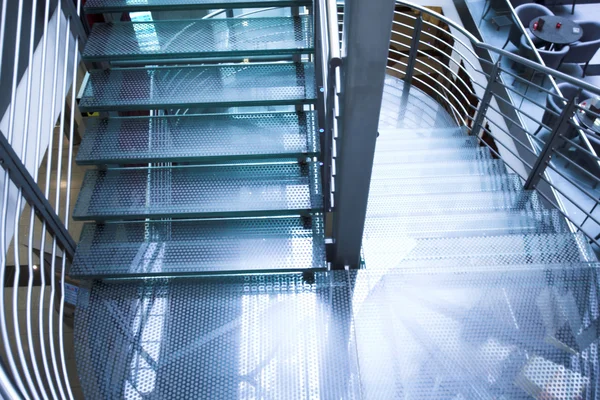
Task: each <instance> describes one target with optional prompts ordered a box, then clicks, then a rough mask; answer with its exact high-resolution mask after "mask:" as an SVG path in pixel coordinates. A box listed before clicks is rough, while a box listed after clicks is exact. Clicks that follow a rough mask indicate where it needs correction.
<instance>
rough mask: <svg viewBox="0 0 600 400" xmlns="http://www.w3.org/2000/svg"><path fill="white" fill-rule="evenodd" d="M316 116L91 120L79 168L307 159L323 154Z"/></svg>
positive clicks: (87, 123) (260, 114)
mask: <svg viewBox="0 0 600 400" xmlns="http://www.w3.org/2000/svg"><path fill="white" fill-rule="evenodd" d="M315 114H316V113H315V112H297V113H255V114H214V115H184V116H164V117H130V118H89V119H88V120H87V121H86V134H85V136H84V138H83V141H82V143H81V145H80V146H79V151H78V153H77V163H78V164H82V165H87V164H127V163H129V164H136V163H141V162H166V161H169V162H182V161H196V162H198V161H216V160H241V159H264V158H273V157H281V158H284V157H289V158H306V157H308V156H315V155H317V154H318V153H319V137H318V133H317V127H316V125H315V124H316V121H315Z"/></svg>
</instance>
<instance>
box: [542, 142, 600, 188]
mask: <svg viewBox="0 0 600 400" xmlns="http://www.w3.org/2000/svg"><path fill="white" fill-rule="evenodd" d="M553 154H556V155H557V156H559V157H561V158H562V159H563V160H565V161H566V162H568V163H569V164H571V165H572V166H574V167H575V168H577V169H578V170H579V171H581V172H583V173H584V174H586V175H587V176H589V177H590V178H592V179H593V180H595V181H596V183H600V178H598V177H597V176H596V175H594V174H592V173H591V172H589V171H588V170H586V169H585V168H583V167H581V166H580V165H579V164H577V163H576V162H575V161H573V160H571V159H570V158H569V157H567V156H566V155H564V154H563V153H561V152H560V151H558V150H554V153H553Z"/></svg>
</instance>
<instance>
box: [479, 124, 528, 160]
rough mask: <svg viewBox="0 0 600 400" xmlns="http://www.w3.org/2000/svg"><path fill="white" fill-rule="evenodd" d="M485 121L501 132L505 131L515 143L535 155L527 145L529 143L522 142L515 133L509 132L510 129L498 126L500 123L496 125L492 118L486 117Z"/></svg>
mask: <svg viewBox="0 0 600 400" xmlns="http://www.w3.org/2000/svg"><path fill="white" fill-rule="evenodd" d="M487 121H488V122H489V123H490V124H493V125H494V126H495V127H496V128H498V129H499V130H500V131H501V132H504V133H506V134H507V135H508V136H510V138H511V139H512V140H514V141H515V143H517V144H519V145H520V146H521V147H523V148H524V149H525V150H527V151H528V152H530V153H531V154H532V155H534V156H537V154H535V151H533V150H532V149H531V146H530V145H529V143H523V142H522V141H521V140H520V139H518V138H517V137H515V135H513V134H512V133H510V131H507V130H504V129H503V128H502V127H500V125H498V124H497V123H496V122H495V121H494V120H492V119H489V118H488V119H487Z"/></svg>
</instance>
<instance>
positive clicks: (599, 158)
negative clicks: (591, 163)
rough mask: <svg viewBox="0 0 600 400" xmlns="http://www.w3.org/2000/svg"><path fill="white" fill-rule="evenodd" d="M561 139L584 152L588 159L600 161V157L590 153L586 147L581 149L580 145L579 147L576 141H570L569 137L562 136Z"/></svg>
mask: <svg viewBox="0 0 600 400" xmlns="http://www.w3.org/2000/svg"><path fill="white" fill-rule="evenodd" d="M560 137H561V138H562V140H564V141H565V142H568V143H570V144H572V145H573V146H575V147H577V148H578V149H579V150H581V151H583V152H585V153H586V155H587V156H588V157H591V158H593V159H594V160H596V161H600V157H598V156H597V155H595V154H592V153H590V151H589V150H588V149H586V148H584V147H581V146H580V145H578V144H577V143H575V142H574V141H572V140H571V139H569V138H568V137H566V136H565V135H560Z"/></svg>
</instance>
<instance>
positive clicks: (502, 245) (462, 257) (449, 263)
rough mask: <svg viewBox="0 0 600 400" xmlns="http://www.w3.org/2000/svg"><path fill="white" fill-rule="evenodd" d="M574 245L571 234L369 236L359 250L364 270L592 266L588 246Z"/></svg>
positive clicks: (576, 238) (593, 259)
mask: <svg viewBox="0 0 600 400" xmlns="http://www.w3.org/2000/svg"><path fill="white" fill-rule="evenodd" d="M378 241H379V243H378ZM577 241H579V242H580V243H582V244H586V243H587V242H586V241H585V238H584V236H583V235H580V234H577V235H575V234H572V233H562V234H557V233H554V234H537V233H536V234H525V235H522V234H513V235H500V236H466V237H434V238H414V237H409V236H404V237H402V236H399V235H398V236H396V237H394V238H389V239H388V240H382V239H381V238H380V237H376V236H373V237H372V238H369V239H367V240H363V249H364V258H365V265H366V268H382V267H384V266H387V267H393V268H439V271H440V272H444V271H448V270H451V269H455V268H465V267H467V266H472V267H473V268H475V269H477V268H481V267H487V266H492V267H498V266H500V265H523V264H539V265H544V264H568V263H584V262H596V261H597V259H596V257H595V255H594V254H593V252H592V251H591V249H590V248H589V246H587V247H579V246H578V245H577ZM401 250H404V251H401ZM582 251H583V252H582ZM390 256H392V258H391V259H390ZM394 257H395V258H396V260H395V261H394V260H393V258H394ZM390 263H391V264H394V265H391V264H390ZM507 271H510V269H508V270H507Z"/></svg>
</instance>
